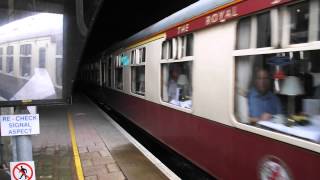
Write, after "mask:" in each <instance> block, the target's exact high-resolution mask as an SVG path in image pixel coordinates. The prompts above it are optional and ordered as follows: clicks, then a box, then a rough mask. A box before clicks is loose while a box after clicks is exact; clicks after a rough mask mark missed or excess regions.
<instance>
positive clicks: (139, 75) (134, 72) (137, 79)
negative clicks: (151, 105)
mask: <svg viewBox="0 0 320 180" xmlns="http://www.w3.org/2000/svg"><path fill="white" fill-rule="evenodd" d="M131 92H132V93H134V94H138V95H142V96H144V94H145V66H144V65H141V66H132V67H131Z"/></svg>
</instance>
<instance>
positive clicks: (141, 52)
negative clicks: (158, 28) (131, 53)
mask: <svg viewBox="0 0 320 180" xmlns="http://www.w3.org/2000/svg"><path fill="white" fill-rule="evenodd" d="M145 61H146V48H145V47H143V48H140V49H139V62H140V63H144V62H145Z"/></svg>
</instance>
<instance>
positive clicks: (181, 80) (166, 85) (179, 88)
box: [161, 61, 192, 109]
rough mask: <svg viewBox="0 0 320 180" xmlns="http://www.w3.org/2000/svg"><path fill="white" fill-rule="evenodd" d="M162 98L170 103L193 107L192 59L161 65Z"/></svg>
mask: <svg viewBox="0 0 320 180" xmlns="http://www.w3.org/2000/svg"><path fill="white" fill-rule="evenodd" d="M161 79H162V84H161V85H162V88H161V90H162V91H161V98H162V101H164V102H168V103H170V104H173V105H176V106H179V107H183V108H188V109H191V107H192V81H191V80H192V61H186V62H175V63H163V64H162V65H161Z"/></svg>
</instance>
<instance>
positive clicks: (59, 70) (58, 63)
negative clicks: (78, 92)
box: [56, 58, 63, 86]
mask: <svg viewBox="0 0 320 180" xmlns="http://www.w3.org/2000/svg"><path fill="white" fill-rule="evenodd" d="M62 63H63V59H62V58H56V84H57V85H58V86H62V67H63V66H62Z"/></svg>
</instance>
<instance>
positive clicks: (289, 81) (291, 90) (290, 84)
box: [280, 76, 304, 96]
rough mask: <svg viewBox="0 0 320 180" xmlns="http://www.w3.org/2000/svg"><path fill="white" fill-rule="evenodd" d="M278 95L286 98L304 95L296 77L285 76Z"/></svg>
mask: <svg viewBox="0 0 320 180" xmlns="http://www.w3.org/2000/svg"><path fill="white" fill-rule="evenodd" d="M280 94H283V95H288V96H297V95H302V94H304V88H303V86H302V84H301V82H300V80H299V78H298V77H295V76H287V77H286V79H285V80H284V81H283V83H282V86H281V89H280Z"/></svg>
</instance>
